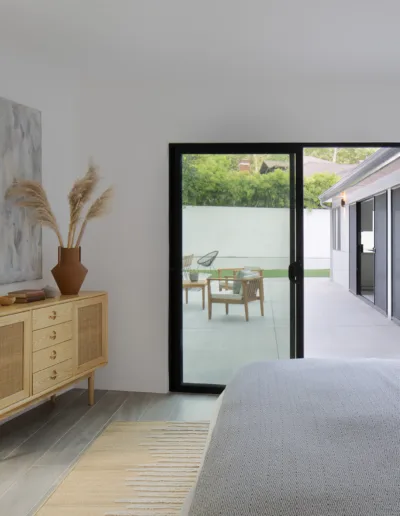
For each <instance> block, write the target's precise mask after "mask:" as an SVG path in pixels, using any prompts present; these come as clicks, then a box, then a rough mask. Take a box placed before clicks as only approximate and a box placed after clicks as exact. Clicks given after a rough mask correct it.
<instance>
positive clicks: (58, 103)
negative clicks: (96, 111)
mask: <svg viewBox="0 0 400 516" xmlns="http://www.w3.org/2000/svg"><path fill="white" fill-rule="evenodd" d="M0 69H1V81H0V96H1V97H5V98H8V99H10V100H13V101H15V102H18V103H21V104H25V105H27V106H29V107H32V108H36V109H39V110H40V111H41V113H42V182H43V185H44V186H45V188H46V191H47V194H48V197H49V200H50V202H51V204H52V207H53V210H54V212H55V214H56V216H57V218H58V220H59V224H60V226H61V227H62V229H63V230H64V232H65V231H66V230H67V227H68V226H67V224H68V220H67V217H68V200H67V192H68V188H69V187H70V186H71V181H72V180H73V179H72V178H73V177H74V174H75V175H76V174H77V163H78V161H77V158H78V154H77V139H78V135H77V128H78V126H77V109H76V107H77V104H76V100H77V97H76V81H73V80H72V79H71V75H70V73H67V72H66V71H63V72H61V71H60V70H57V68H56V67H53V68H49V67H44V66H42V65H39V64H38V63H37V62H34V61H33V60H32V59H26V60H24V59H22V58H21V57H18V56H15V55H10V54H5V53H1V52H0ZM0 245H1V242H0ZM57 245H58V244H57V240H56V238H55V237H54V235H53V234H52V233H51V232H50V231H49V230H46V229H45V230H44V231H43V280H37V281H31V282H22V283H14V284H9V285H0V293H1V294H3V293H7V292H9V291H10V290H14V289H20V288H30V287H36V286H43V284H44V283H51V284H54V282H53V280H52V276H51V274H50V269H51V268H52V267H53V266H54V265H55V264H56V263H57Z"/></svg>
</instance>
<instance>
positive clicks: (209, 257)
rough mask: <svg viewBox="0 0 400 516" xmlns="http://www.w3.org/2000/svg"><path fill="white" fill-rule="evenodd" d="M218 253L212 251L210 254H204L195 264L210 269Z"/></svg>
mask: <svg viewBox="0 0 400 516" xmlns="http://www.w3.org/2000/svg"><path fill="white" fill-rule="evenodd" d="M218 253H219V251H212V252H211V253H208V254H205V255H204V256H202V257H201V258H199V259H198V260H197V263H198V264H199V265H200V267H202V268H204V269H211V268H213V267H212V265H213V263H214V262H215V259H216V257H217V256H218Z"/></svg>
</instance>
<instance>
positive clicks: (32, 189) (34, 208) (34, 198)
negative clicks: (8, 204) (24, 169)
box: [5, 180, 64, 247]
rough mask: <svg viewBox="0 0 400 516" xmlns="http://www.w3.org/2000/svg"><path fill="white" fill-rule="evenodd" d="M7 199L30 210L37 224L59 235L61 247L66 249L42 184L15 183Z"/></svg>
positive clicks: (26, 181)
mask: <svg viewBox="0 0 400 516" xmlns="http://www.w3.org/2000/svg"><path fill="white" fill-rule="evenodd" d="M5 198H6V199H11V198H16V199H15V204H16V205H17V206H20V207H22V208H28V209H29V211H30V214H31V216H32V218H33V219H34V220H36V222H38V223H39V224H41V225H42V226H47V227H49V228H50V229H52V230H53V231H54V232H55V234H56V235H57V238H58V241H59V243H60V246H61V247H64V243H63V239H62V236H61V233H60V228H59V226H58V224H57V220H56V218H55V216H54V214H53V212H52V210H51V207H50V203H49V201H48V199H47V195H46V192H45V191H44V188H43V187H42V185H41V184H40V183H37V182H36V181H28V180H21V181H14V182H13V184H12V185H11V186H10V187H9V188H8V190H7V191H6V194H5Z"/></svg>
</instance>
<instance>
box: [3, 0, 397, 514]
mask: <svg viewBox="0 0 400 516" xmlns="http://www.w3.org/2000/svg"><path fill="white" fill-rule="evenodd" d="M386 7H387V8H385V9H383V7H382V6H379V5H375V4H373V5H370V6H369V8H368V9H367V8H366V7H365V5H363V6H362V7H359V6H358V5H356V4H352V5H351V6H349V3H348V2H336V3H335V5H333V4H332V5H327V4H323V5H322V4H321V3H318V6H316V4H315V2H312V1H311V0H309V1H306V2H303V3H301V5H300V4H297V3H292V2H291V3H287V2H282V1H281V2H275V1H271V2H259V1H257V0H255V1H254V2H250V3H249V2H236V1H235V2H226V1H225V0H223V1H222V2H221V3H220V4H218V5H215V2H209V1H205V2H202V3H201V4H198V5H197V4H196V5H192V4H191V3H187V2H183V1H180V0H172V1H171V2H168V3H165V2H160V1H155V2H144V1H138V2H131V1H127V0H114V1H113V2H107V1H102V2H97V1H96V2H95V1H92V0H85V1H79V2H78V1H76V0H70V1H68V2H67V1H60V2H57V6H55V4H54V2H50V1H45V0H39V1H37V2H34V3H32V2H26V1H23V0H13V1H11V0H5V1H3V2H1V6H0V14H1V16H0V26H1V32H0V40H1V47H0V48H1V50H0V63H1V70H2V81H1V87H0V97H2V98H6V99H10V100H12V101H14V102H18V103H20V104H23V105H25V106H28V107H30V108H34V109H37V110H39V111H40V112H41V114H42V145H43V156H42V182H43V185H44V186H45V188H46V192H47V195H48V197H49V200H50V202H51V203H52V206H53V209H54V211H55V213H56V215H57V219H58V221H59V223H60V224H61V225H63V227H66V226H67V224H68V219H69V213H68V204H67V202H66V195H67V192H68V191H69V189H70V188H71V185H72V184H73V182H74V181H75V180H76V178H77V177H80V176H81V175H82V174H83V173H84V172H85V170H86V167H87V163H88V159H89V158H90V157H93V159H94V160H95V161H96V163H98V165H99V167H100V171H101V175H102V176H103V181H104V182H105V183H106V184H113V185H114V187H115V192H116V193H115V200H114V204H113V208H112V211H111V213H110V215H108V216H107V217H106V218H104V219H103V220H102V221H101V222H99V223H98V224H97V223H96V224H95V223H93V225H91V226H89V227H88V234H87V237H88V238H87V240H86V241H85V243H84V246H83V247H82V262H83V263H84V265H85V266H86V267H87V269H88V271H89V272H88V275H87V279H86V281H85V284H84V287H83V288H84V290H99V289H102V290H104V291H107V292H108V294H109V364H108V366H107V367H105V368H104V369H101V370H99V371H98V373H96V383H95V387H96V389H97V392H96V404H95V406H94V407H91V408H89V407H87V405H86V393H83V394H82V391H77V390H72V391H68V392H67V393H66V394H64V395H62V396H60V399H59V400H58V401H57V403H58V405H57V406H56V412H54V411H50V408H49V407H47V404H45V406H43V405H41V406H40V407H38V408H37V409H33V411H32V410H31V411H29V412H26V413H24V414H22V415H21V416H20V417H21V418H22V419H19V418H18V417H17V418H14V419H13V420H12V421H10V422H9V423H5V424H4V425H2V428H1V432H0V436H1V437H0V439H1V444H0V447H1V451H2V459H3V460H2V464H1V468H2V471H1V482H2V483H1V492H0V509H1V510H0V512H1V513H3V512H4V513H5V514H7V513H8V514H12V515H15V516H19V515H20V514H21V515H25V514H29V513H30V512H31V511H32V510H34V509H36V508H37V507H38V505H39V504H41V503H42V501H43V499H44V498H45V497H46V496H47V495H48V494H50V492H55V493H57V491H58V489H55V488H56V486H57V485H58V479H59V478H62V477H63V476H64V475H66V474H67V473H68V471H69V470H70V467H71V466H72V465H73V464H74V463H75V461H76V459H77V458H78V455H80V454H81V453H83V452H84V451H85V450H86V448H87V447H88V446H89V444H90V443H91V442H92V440H94V439H95V438H96V437H97V436H98V434H99V433H100V432H101V431H102V429H103V427H105V426H107V425H108V421H109V419H110V418H111V417H114V413H115V412H116V411H119V412H118V416H115V417H116V418H117V419H120V420H121V419H124V418H125V420H129V419H131V420H138V419H141V420H143V421H146V420H147V421H149V420H152V419H158V420H159V421H166V420H171V419H172V420H174V419H175V420H188V421H202V420H206V419H209V418H210V417H211V412H212V410H213V405H214V402H215V400H214V398H210V397H209V396H206V395H198V396H195V395H189V394H171V395H168V394H167V393H168V391H169V359H168V313H169V292H168V272H169V264H168V261H169V258H168V250H169V238H168V231H169V227H168V210H169V207H168V205H169V192H168V190H169V186H168V144H169V143H172V142H195V143H196V142H197V143H202V142H203V143H204V142H340V141H342V142H343V141H344V142H366V143H368V142H396V141H398V140H399V136H398V127H397V126H398V123H397V118H398V117H397V116H396V115H397V110H398V108H397V105H398V103H397V97H398V89H399V84H398V83H399V82H400V77H399V76H398V74H397V71H396V69H395V67H394V66H393V63H395V62H396V57H397V55H396V52H397V51H396V49H397V48H398V31H397V28H396V20H397V14H398V9H399V7H398V5H397V4H396V3H395V2H389V3H388V4H387V5H386ZM327 20H329V24H327ZM266 26H268V30H266ZM310 26H312V27H313V30H312V31H311V30H310ZM372 33H373V34H374V38H371V34H372ZM339 35H340V37H338V36H339ZM349 49H351V52H350V51H349ZM372 63H373V64H372ZM377 99H379V101H377ZM210 250H211V249H210ZM56 262H57V242H56V239H55V238H54V236H53V234H52V233H51V232H50V231H47V230H46V229H44V230H43V274H44V279H43V282H41V281H40V280H35V281H32V282H31V283H29V284H28V283H27V284H18V285H12V286H10V288H9V287H8V285H7V286H3V285H2V291H1V293H2V294H3V293H7V292H8V291H11V290H17V289H21V288H37V287H39V286H42V285H43V284H46V283H49V282H52V277H51V274H50V270H51V269H52V267H53V266H54V265H55V263H56ZM3 287H4V288H3ZM180 295H182V292H180ZM189 295H190V294H189ZM171 308H172V309H173V307H171ZM81 387H84V388H86V385H83V386H81ZM64 400H65V401H64ZM123 403H124V406H123V407H122V408H121V409H120V407H121V405H122V404H123ZM6 426H8V430H7V428H6ZM104 435H105V437H107V435H108V434H104ZM7 443H8V444H7ZM95 443H96V441H95ZM64 450H65V451H64ZM89 450H90V449H89ZM6 457H8V458H7V460H5V458H6ZM82 457H83V458H84V457H85V453H83V456H82ZM129 459H130V460H134V457H133V458H132V457H129ZM133 463H134V462H132V464H133ZM128 468H129V466H128ZM98 469H99V471H97V472H96V471H92V473H91V474H90V475H88V476H87V477H86V480H87V482H88V484H87V485H90V486H91V487H90V488H89V489H88V490H87V491H88V492H90V490H91V489H94V495H93V496H92V498H91V499H90V500H89V501H88V503H89V504H90V503H91V504H92V507H93V506H96V496H98V495H99V493H98V491H96V481H97V479H98V476H100V473H101V471H100V469H101V468H98ZM72 471H75V472H76V473H78V474H79V469H75V470H72ZM72 480H73V479H72V478H71V481H72ZM125 480H126V475H125V473H123V474H122V476H121V478H120V480H119V481H120V485H121V486H122V487H121V489H122V490H123V489H128V491H129V488H126V486H125ZM113 487H114V488H115V489H117V486H113ZM21 493H24V496H21ZM58 493H61V492H60V491H58ZM61 494H62V493H61ZM117 498H130V496H129V495H127V496H124V495H122V496H118V495H117V496H115V495H113V494H111V496H110V498H109V500H110V504H114V503H115V499H117ZM72 500H73V497H70V501H71V504H72ZM80 500H82V498H80ZM75 509H76V507H75ZM75 509H74V510H75ZM46 510H47V514H57V512H54V511H53V512H52V508H51V506H49V508H48V509H46ZM112 510H114V511H115V510H116V509H115V507H106V509H105V510H102V512H101V513H99V514H104V513H106V512H107V511H108V512H111V511H112ZM119 511H120V512H121V511H123V507H120V509H119ZM70 512H72V509H71V510H70ZM75 513H76V514H79V512H77V509H76V510H75Z"/></svg>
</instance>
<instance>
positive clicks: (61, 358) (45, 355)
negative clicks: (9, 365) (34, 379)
mask: <svg viewBox="0 0 400 516" xmlns="http://www.w3.org/2000/svg"><path fill="white" fill-rule="evenodd" d="M69 358H72V340H69V341H67V342H62V343H61V344H57V345H55V346H51V347H50V348H46V349H42V350H41V351H36V352H35V353H33V368H32V370H33V373H37V372H38V371H41V370H42V369H46V368H47V367H52V366H55V365H56V364H59V363H61V362H65V361H66V360H68V359H69Z"/></svg>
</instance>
